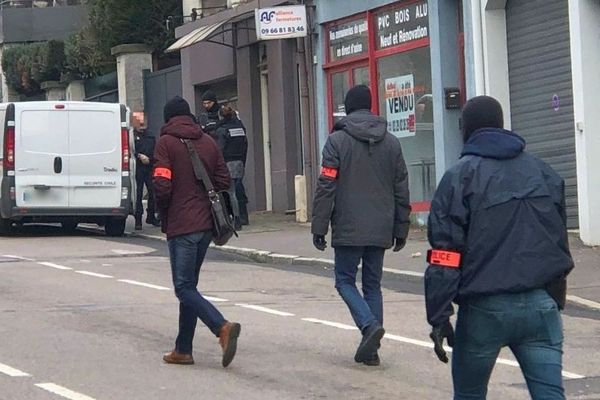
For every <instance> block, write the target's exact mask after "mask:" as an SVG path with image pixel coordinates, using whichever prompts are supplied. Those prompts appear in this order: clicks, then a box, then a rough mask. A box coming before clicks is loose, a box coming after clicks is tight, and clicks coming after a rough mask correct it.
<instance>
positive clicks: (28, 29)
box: [0, 6, 88, 43]
mask: <svg viewBox="0 0 600 400" xmlns="http://www.w3.org/2000/svg"><path fill="white" fill-rule="evenodd" d="M87 23H88V18H87V10H86V8H85V7H84V6H65V7H45V8H5V9H3V10H2V11H0V43H18V42H35V41H44V40H50V39H66V38H67V37H68V36H69V35H71V34H72V33H74V32H76V31H78V30H79V29H81V28H82V27H84V26H85V25H86V24H87Z"/></svg>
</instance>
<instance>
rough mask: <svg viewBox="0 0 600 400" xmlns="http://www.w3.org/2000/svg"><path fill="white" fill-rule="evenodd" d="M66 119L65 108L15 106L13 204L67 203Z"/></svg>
mask: <svg viewBox="0 0 600 400" xmlns="http://www.w3.org/2000/svg"><path fill="white" fill-rule="evenodd" d="M68 123H69V120H68V113H67V112H66V111H57V110H54V109H50V108H48V109H46V110H44V109H30V110H21V111H19V109H18V108H17V110H16V115H15V191H16V205H17V207H23V208H32V207H43V208H61V207H68V206H69V188H68V186H69V174H68V171H69V157H68V155H69V138H68V135H69V128H68V127H69V125H68Z"/></svg>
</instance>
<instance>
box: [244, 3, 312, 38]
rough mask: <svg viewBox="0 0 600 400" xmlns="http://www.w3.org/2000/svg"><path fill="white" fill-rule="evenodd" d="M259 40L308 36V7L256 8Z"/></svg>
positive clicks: (255, 15) (255, 17)
mask: <svg viewBox="0 0 600 400" xmlns="http://www.w3.org/2000/svg"><path fill="white" fill-rule="evenodd" d="M254 19H255V21H256V37H257V38H258V40H270V39H290V38H297V37H305V36H306V31H307V29H306V7H305V6H281V7H272V8H259V9H256V10H254Z"/></svg>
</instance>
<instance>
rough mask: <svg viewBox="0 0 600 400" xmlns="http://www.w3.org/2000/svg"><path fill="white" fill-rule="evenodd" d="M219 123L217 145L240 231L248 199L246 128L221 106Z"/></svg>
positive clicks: (246, 219)
mask: <svg viewBox="0 0 600 400" xmlns="http://www.w3.org/2000/svg"><path fill="white" fill-rule="evenodd" d="M219 115H220V116H221V121H219V124H218V125H217V143H218V144H219V148H220V149H221V151H222V152H223V157H224V158H225V162H226V163H227V168H228V169H229V174H230V175H231V179H232V180H233V185H232V187H231V188H230V189H229V195H230V197H231V199H232V204H233V212H234V215H235V221H234V222H235V229H237V230H240V229H242V225H248V222H249V221H248V206H247V204H248V197H247V196H246V188H245V187H244V182H243V180H244V169H245V165H246V156H247V154H248V139H247V138H246V128H244V125H243V124H242V122H241V121H240V120H239V119H238V118H237V115H236V112H235V110H234V109H233V108H232V107H230V106H223V107H221V110H220V111H219Z"/></svg>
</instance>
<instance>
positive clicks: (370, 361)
mask: <svg viewBox="0 0 600 400" xmlns="http://www.w3.org/2000/svg"><path fill="white" fill-rule="evenodd" d="M363 364H365V365H367V366H369V367H378V366H379V365H380V364H381V360H380V359H379V354H377V353H375V354H374V355H372V356H371V357H369V358H367V359H366V360H364V361H363Z"/></svg>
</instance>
